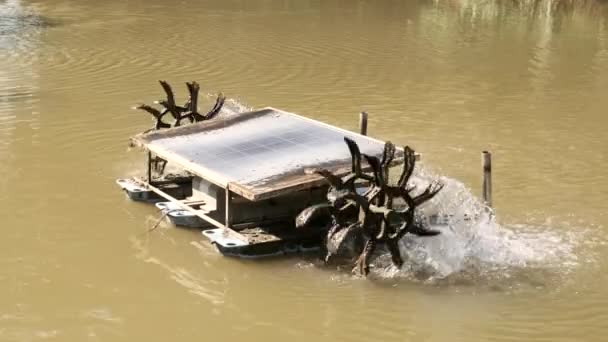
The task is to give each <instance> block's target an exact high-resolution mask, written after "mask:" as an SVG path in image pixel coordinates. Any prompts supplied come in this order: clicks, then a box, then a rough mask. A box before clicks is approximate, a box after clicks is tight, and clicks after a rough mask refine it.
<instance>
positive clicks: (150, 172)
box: [148, 151, 152, 183]
mask: <svg viewBox="0 0 608 342" xmlns="http://www.w3.org/2000/svg"><path fill="white" fill-rule="evenodd" d="M148 183H152V152H150V151H148Z"/></svg>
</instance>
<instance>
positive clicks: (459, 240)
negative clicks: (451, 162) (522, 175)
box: [373, 169, 584, 282]
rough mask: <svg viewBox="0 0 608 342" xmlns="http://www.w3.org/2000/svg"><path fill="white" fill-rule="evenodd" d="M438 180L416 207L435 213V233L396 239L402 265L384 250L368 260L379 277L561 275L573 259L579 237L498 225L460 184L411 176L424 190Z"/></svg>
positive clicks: (573, 263) (425, 173)
mask: <svg viewBox="0 0 608 342" xmlns="http://www.w3.org/2000/svg"><path fill="white" fill-rule="evenodd" d="M437 178H440V179H441V181H442V182H443V183H444V184H445V187H444V189H443V190H442V191H440V192H439V194H438V195H437V196H436V197H435V198H434V199H433V200H431V201H430V202H428V203H427V204H425V205H424V206H423V207H421V208H420V213H421V214H422V216H423V217H427V218H428V217H433V216H436V217H437V218H438V219H437V220H436V222H435V223H436V224H438V225H437V226H434V227H433V228H434V229H440V230H441V232H442V233H441V234H440V235H438V236H435V237H424V238H420V237H416V236H412V235H406V237H404V238H403V239H402V240H401V241H400V249H401V254H402V256H403V258H404V260H405V264H404V266H403V267H402V268H401V269H397V268H396V267H394V266H392V264H391V262H390V257H389V255H388V253H386V252H381V253H380V255H379V256H378V257H377V258H376V259H375V260H374V261H373V263H374V267H373V269H374V270H376V271H375V272H376V275H377V276H379V277H381V278H409V279H416V280H421V281H425V282H441V281H446V280H450V279H453V278H457V279H460V280H463V279H464V278H466V281H471V280H473V281H474V280H476V279H487V278H493V279H496V278H509V277H511V276H513V275H514V274H515V273H521V272H522V270H531V269H534V270H543V271H552V272H553V271H555V273H562V274H563V273H567V272H568V271H569V270H572V269H573V268H574V267H576V266H577V265H578V263H579V257H578V256H577V254H576V253H575V250H576V247H577V245H578V244H579V242H580V241H581V240H582V235H584V234H581V232H580V231H579V232H577V234H574V233H572V232H570V233H568V232H565V231H564V230H562V229H556V228H554V227H541V226H530V225H522V224H514V225H501V224H500V223H498V221H497V218H496V216H495V214H494V213H493V212H492V211H491V210H489V209H488V208H487V207H486V206H485V205H484V204H483V203H482V202H481V201H480V200H479V199H478V198H476V197H475V196H473V195H472V194H471V192H470V191H469V190H468V189H467V188H466V187H465V185H464V184H463V183H461V182H459V181H457V180H454V179H450V178H447V177H437V176H435V175H432V174H431V173H430V172H429V171H427V170H424V169H422V171H418V172H417V175H415V176H414V177H413V179H412V182H413V183H414V184H417V185H418V187H417V188H418V189H420V190H421V189H424V187H425V184H428V182H429V181H430V180H431V179H437Z"/></svg>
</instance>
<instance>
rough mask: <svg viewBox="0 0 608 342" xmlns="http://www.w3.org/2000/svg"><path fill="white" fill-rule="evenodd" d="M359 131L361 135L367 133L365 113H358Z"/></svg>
mask: <svg viewBox="0 0 608 342" xmlns="http://www.w3.org/2000/svg"><path fill="white" fill-rule="evenodd" d="M359 133H361V135H367V113H366V112H361V113H359Z"/></svg>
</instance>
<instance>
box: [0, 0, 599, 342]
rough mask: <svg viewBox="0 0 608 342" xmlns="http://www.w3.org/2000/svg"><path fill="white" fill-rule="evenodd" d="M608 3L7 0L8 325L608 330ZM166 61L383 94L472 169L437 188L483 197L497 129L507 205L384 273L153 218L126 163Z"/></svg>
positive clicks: (303, 104) (405, 139) (416, 129)
mask: <svg viewBox="0 0 608 342" xmlns="http://www.w3.org/2000/svg"><path fill="white" fill-rule="evenodd" d="M607 7H608V6H607V5H606V4H604V3H602V2H598V1H593V0H581V1H567V0H562V1H556V0H554V1H548V0H542V1H512V0H490V1H477V0H468V1H455V0H454V1H445V0H435V1H415V0H406V1H400V0H380V1H363V0H360V1H339V0H331V1H322V2H319V1H308V0H264V1H258V0H250V1H241V0H231V1H218V0H208V1H194V0H186V1H182V2H179V3H176V2H174V1H167V0H148V1H143V0H134V1H128V2H125V1H118V0H104V1H97V2H91V1H73V0H44V1H41V0H21V1H17V0H4V1H2V0H0V174H2V177H0V213H2V214H3V215H2V217H3V222H2V224H1V225H0V232H1V233H2V239H0V266H1V267H0V290H2V291H0V340H8V341H11V340H40V339H57V340H62V341H82V340H84V339H91V340H94V339H99V340H109V341H111V340H146V341H166V340H172V339H175V336H178V335H179V336H180V339H184V340H195V339H214V338H218V339H222V340H236V339H237V338H242V336H243V334H247V337H248V338H251V339H254V340H257V339H262V338H265V339H267V338H268V337H269V336H270V337H271V338H272V339H273V340H279V339H281V340H287V339H289V340H290V341H308V340H310V339H311V338H314V339H317V340H327V341H335V340H348V341H358V340H361V341H363V340H366V341H369V340H383V341H398V340H399V341H402V340H419V339H421V340H427V341H445V340H450V341H471V340H497V341H503V340H504V341H506V340H510V341H511V340H517V341H529V340H535V339H538V340H540V339H542V340H551V341H566V340H586V341H601V340H603V336H605V335H606V333H607V332H608V331H607V330H606V326H605V322H606V319H608V310H607V309H606V303H607V302H608V296H607V295H606V293H605V291H604V288H605V287H606V285H607V284H608V277H606V276H605V274H608V272H607V271H608V263H606V262H604V260H606V259H607V256H608V252H607V251H606V248H605V241H604V240H605V238H604V236H605V234H606V225H608V219H607V217H606V214H605V213H606V204H605V197H606V196H605V194H606V193H607V192H608V176H606V173H605V170H606V169H607V168H608V143H607V141H606V138H605V132H604V131H605V128H606V125H607V124H608V121H607V120H608V119H607V118H606V116H605V113H606V108H608V98H607V97H606V95H605V92H606V89H608V26H607V21H606V18H607V17H608V12H607V11H608V9H607ZM159 79H166V80H168V81H169V82H171V83H172V84H175V86H176V87H178V84H180V83H181V84H183V83H184V82H185V81H191V80H197V81H199V82H200V83H201V85H202V87H203V91H204V92H208V93H210V94H215V93H217V92H218V91H220V90H221V91H223V92H224V93H226V94H227V96H229V97H233V98H234V99H235V100H233V101H231V103H230V104H231V105H230V108H231V109H232V110H233V111H235V112H238V111H242V110H244V108H245V107H262V106H267V105H270V106H274V107H279V108H282V109H285V110H288V111H292V112H297V113H301V114H304V115H306V116H309V117H313V118H316V119H320V120H322V121H326V122H328V123H331V124H335V125H337V126H340V127H343V128H347V129H354V128H355V127H356V124H357V122H356V119H357V113H358V112H359V111H361V110H366V111H368V112H369V113H370V122H369V131H370V134H371V135H373V136H374V137H379V138H384V139H390V140H391V141H393V142H395V143H398V144H409V145H412V146H413V147H414V148H415V149H416V150H417V151H420V152H421V153H422V155H423V158H422V165H421V166H424V168H423V170H426V172H429V173H431V172H432V173H435V174H439V175H441V176H442V177H445V179H446V180H447V181H449V191H445V192H444V193H443V195H442V196H443V197H438V198H437V199H436V200H437V202H435V203H434V206H429V207H428V208H427V209H428V210H429V211H430V210H443V211H445V212H452V214H454V213H453V212H454V211H459V210H460V211H461V213H462V212H465V211H471V210H476V209H475V208H477V205H476V204H475V202H476V201H477V200H476V199H475V198H474V196H472V195H471V194H477V193H479V175H480V170H479V152H480V151H481V150H485V149H490V150H492V152H493V154H494V156H495V157H494V158H495V170H494V180H495V184H494V188H495V193H494V200H495V205H496V208H495V209H496V216H495V219H496V220H495V221H492V220H490V221H483V220H481V221H479V222H473V223H471V224H465V225H463V224H461V222H456V223H454V224H453V226H454V227H453V230H451V231H447V232H446V233H445V234H444V236H442V237H440V238H438V239H435V240H425V241H422V240H414V239H412V240H409V239H407V240H404V241H403V244H402V249H403V252H404V255H405V256H408V258H409V263H408V264H407V266H406V267H405V268H404V269H402V270H395V269H394V268H392V267H391V266H389V263H388V260H385V259H386V258H385V256H383V255H379V257H378V258H377V259H376V260H375V263H376V264H377V265H376V266H377V267H376V268H375V269H376V270H377V271H376V272H377V273H375V274H374V277H373V278H374V279H373V280H372V281H365V280H361V279H357V278H353V277H351V276H350V274H349V273H348V270H346V271H345V270H340V271H337V270H335V269H330V268H326V267H323V266H321V265H318V263H317V262H316V261H315V260H309V259H302V258H292V259H274V260H266V261H260V262H252V261H239V260H235V259H230V258H223V257H221V256H219V255H217V254H216V253H215V252H214V251H213V249H212V247H211V246H209V245H208V244H206V243H205V242H202V241H201V240H202V237H200V236H199V234H198V233H197V232H194V231H189V230H179V229H170V227H168V226H164V227H162V229H161V228H159V229H158V230H155V231H154V232H151V233H145V232H146V230H147V229H149V225H150V220H148V218H149V217H150V216H151V215H156V214H157V213H156V211H155V210H154V209H153V208H150V207H147V206H143V205H139V204H136V203H132V202H129V201H127V200H125V199H124V197H123V196H122V194H121V193H120V192H119V191H118V190H117V189H116V188H115V186H114V179H115V178H117V177H122V176H125V175H131V174H133V173H135V172H137V171H139V167H140V166H141V161H142V156H141V155H140V154H139V153H137V152H134V151H128V147H127V138H128V137H129V136H131V135H133V134H135V133H137V132H140V131H142V130H144V129H147V128H149V126H150V124H151V123H150V121H149V118H148V117H146V116H145V115H143V114H141V113H139V112H136V111H132V110H130V109H129V108H131V107H132V106H134V105H135V104H138V103H151V102H152V101H154V100H157V99H158V98H159V96H161V91H160V88H159V87H158V83H157V81H158V80H159ZM180 89H181V88H180ZM180 93H181V92H180ZM182 100H184V99H181V98H180V99H179V101H180V102H181V101H182ZM205 100H206V101H212V100H213V99H212V98H209V99H205ZM201 101H202V102H204V100H201ZM242 103H247V106H243V105H242ZM208 105H210V103H201V107H207V106H208ZM260 162H262V161H260ZM480 217H483V216H480ZM449 238H451V239H449ZM317 266H318V267H317ZM361 317H367V318H369V319H372V321H369V320H364V321H362V318H361ZM396 322H398V323H396ZM370 324H374V325H373V327H371V326H370ZM157 327H162V328H157Z"/></svg>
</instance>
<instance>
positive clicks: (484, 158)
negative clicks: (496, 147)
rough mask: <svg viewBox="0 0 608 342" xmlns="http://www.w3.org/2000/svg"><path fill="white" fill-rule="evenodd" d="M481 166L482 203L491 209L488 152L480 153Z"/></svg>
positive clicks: (490, 161) (490, 166)
mask: <svg viewBox="0 0 608 342" xmlns="http://www.w3.org/2000/svg"><path fill="white" fill-rule="evenodd" d="M481 166H482V168H483V179H482V195H483V201H484V203H485V204H486V205H487V206H488V207H490V208H491V207H492V154H491V153H490V152H488V151H483V152H481Z"/></svg>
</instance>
